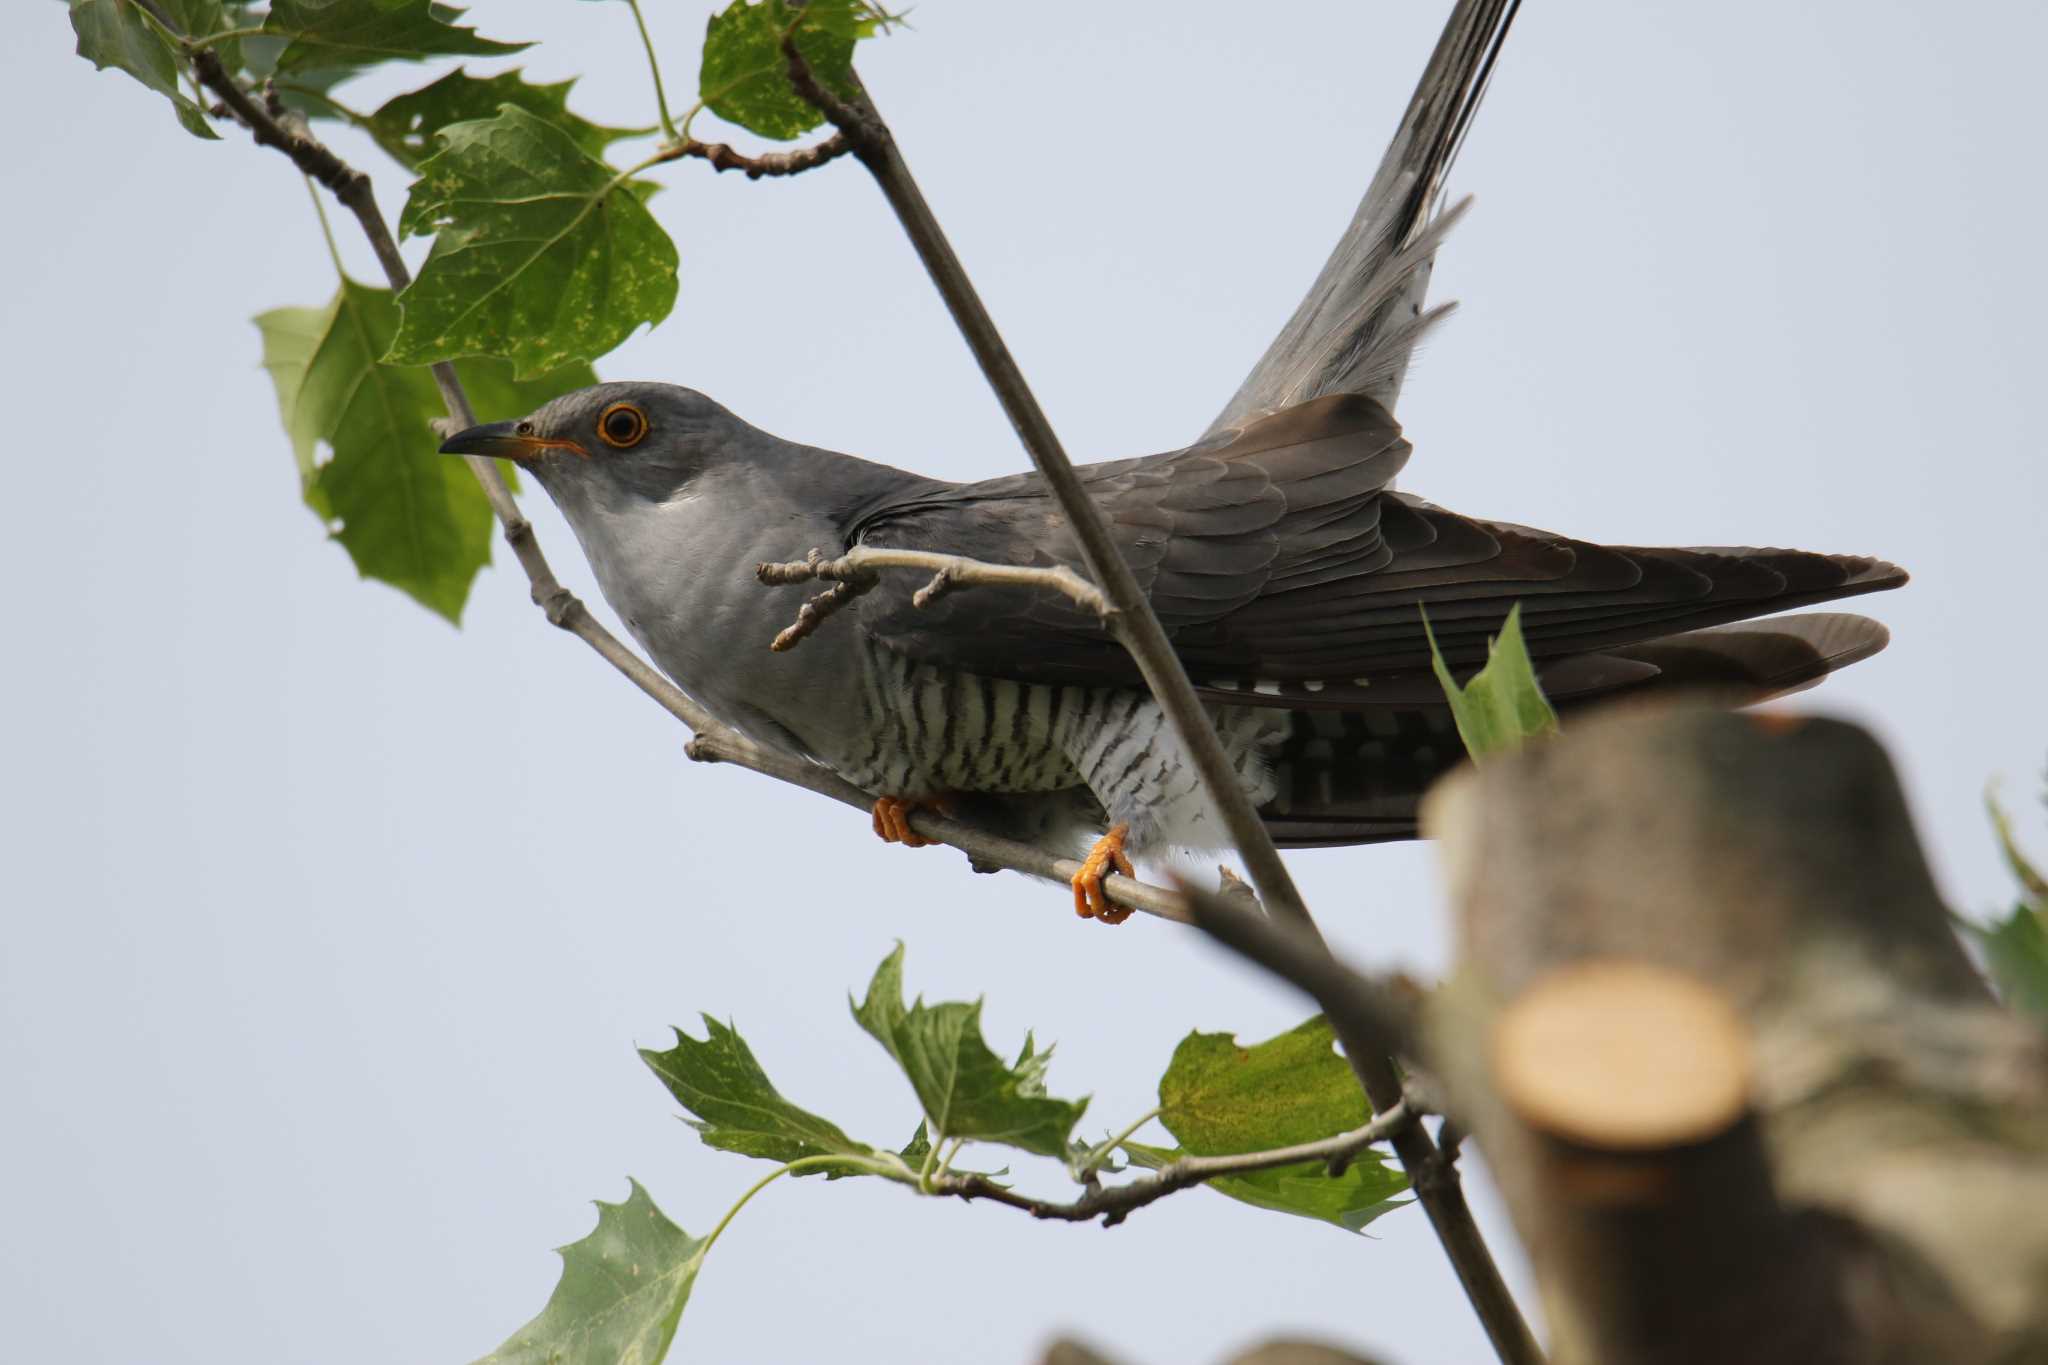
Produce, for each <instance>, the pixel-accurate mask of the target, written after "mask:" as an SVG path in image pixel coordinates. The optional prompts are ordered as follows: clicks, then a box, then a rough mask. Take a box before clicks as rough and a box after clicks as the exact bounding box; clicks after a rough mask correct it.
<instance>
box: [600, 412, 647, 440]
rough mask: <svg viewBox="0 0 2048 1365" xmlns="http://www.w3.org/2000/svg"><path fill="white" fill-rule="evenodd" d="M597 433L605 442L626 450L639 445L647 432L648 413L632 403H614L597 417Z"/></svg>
mask: <svg viewBox="0 0 2048 1365" xmlns="http://www.w3.org/2000/svg"><path fill="white" fill-rule="evenodd" d="M597 434H598V435H600V436H602V437H604V443H605V444H606V445H608V446H614V447H616V448H618V449H620V450H624V449H625V448H626V447H627V446H632V445H638V444H639V443H640V438H641V437H643V436H645V435H646V434H647V414H646V413H644V412H642V411H640V409H638V408H636V407H634V406H633V405H632V404H631V403H614V404H612V405H611V406H610V407H608V408H606V409H605V410H604V412H603V414H602V415H600V416H599V417H598V419H597Z"/></svg>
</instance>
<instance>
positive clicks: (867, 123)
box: [782, 38, 1314, 927]
mask: <svg viewBox="0 0 2048 1365" xmlns="http://www.w3.org/2000/svg"><path fill="white" fill-rule="evenodd" d="M782 53H783V57H784V58H785V59H786V60H787V62H788V64H789V77H790V80H791V82H792V83H793V84H794V85H795V87H796V90H797V93H798V94H800V95H802V96H803V97H804V98H805V99H806V100H808V101H809V102H810V103H811V104H812V105H814V106H815V107H816V108H817V109H818V111H819V112H820V113H822V114H824V115H825V117H826V118H828V119H830V120H831V122H832V125H833V126H834V127H835V128H837V129H838V130H839V131H840V132H841V133H842V134H844V135H845V136H846V138H847V140H848V141H850V142H851V143H852V144H853V154H854V156H855V157H857V158H859V160H860V162H861V164H862V165H864V166H866V167H867V168H868V171H869V173H870V174H872V175H873V176H874V178H875V183H876V184H877V185H878V186H880V188H881V191H882V195H883V197H884V198H886V199H887V200H888V201H889V206H890V207H891V208H892V209H894V210H895V212H896V217H897V220H898V221H899V222H900V223H901V224H902V225H903V230H904V232H905V233H906V234H907V235H908V236H909V238H910V242H911V245H912V246H913V247H914V248H916V251H917V254H918V258H919V259H920V260H922V261H923V262H924V266H925V269H926V271H928V272H929V273H930V275H931V277H932V283H933V284H934V285H935V286H937V288H938V291H939V295H940V297H941V298H943V299H944V300H945V303H946V307H947V310H948V311H950V312H951V313H952V315H953V321H954V322H955V323H956V324H957V325H958V326H959V328H960V332H961V334H962V335H963V336H964V337H965V338H966V340H967V345H968V348H969V349H970V350H972V351H973V352H974V358H975V361H976V362H977V363H978V364H979V365H980V366H981V371H982V374H983V375H985V376H986V377H987V379H988V381H989V385H990V387H991V388H993V389H994V390H995V393H996V397H997V398H998V399H999V400H1000V401H1001V403H1002V405H1003V410H1004V412H1006V413H1007V414H1008V415H1009V418H1010V423H1011V425H1012V426H1014V427H1015V428H1016V429H1017V435H1018V437H1019V438H1020V439H1022V441H1023V442H1024V448H1025V449H1026V450H1027V451H1028V452H1030V455H1031V462H1032V464H1034V465H1035V466H1037V468H1038V471H1039V473H1040V475H1042V476H1043V477H1044V479H1045V481H1046V485H1047V487H1048V488H1050V489H1051V491H1052V494H1053V497H1054V498H1055V499H1057V501H1058V502H1059V505H1060V510H1061V511H1063V512H1065V513H1066V517H1067V521H1068V523H1069V524H1070V525H1071V526H1072V527H1073V528H1074V534H1075V537H1076V538H1077V539H1078V540H1079V542H1080V545H1081V557H1082V559H1083V561H1084V562H1085V564H1086V566H1087V569H1088V576H1089V577H1090V578H1092V579H1094V580H1095V582H1096V583H1097V584H1098V585H1099V586H1100V588H1101V590H1102V593H1103V595H1104V596H1105V597H1106V598H1107V599H1108V601H1109V604H1110V607H1111V613H1110V615H1109V617H1108V621H1109V626H1110V629H1111V630H1112V631H1114V632H1115V634H1116V636H1117V639H1118V640H1119V641H1120V642H1121V643H1122V644H1123V646H1124V648H1125V650H1126V651H1128V652H1129V654H1130V656H1131V658H1132V660H1133V661H1134V662H1135V663H1136V664H1137V665H1138V671H1139V672H1140V673H1141V674H1143V675H1144V679H1145V685H1146V686H1147V687H1149V688H1150V689H1151V691H1152V695H1153V697H1154V698H1155V699H1156V700H1157V701H1158V703H1159V707H1160V709H1161V710H1162V711H1163V712H1164V713H1165V714H1166V718H1167V720H1168V722H1169V723H1171V724H1172V726H1173V730H1174V736H1175V738H1177V739H1178V740H1179V741H1180V743H1181V747H1182V749H1183V751H1184V752H1185V753H1186V754H1187V755H1188V757H1189V759H1190V760H1191V761H1192V762H1193V763H1194V765H1195V770H1196V772H1197V773H1198V774H1199V775H1200V777H1201V779H1202V783H1203V785H1204V787H1205V788H1206V789H1207V793H1208V796H1209V799H1210V801H1211V802H1212V803H1213V804H1214V806H1215V808H1216V811H1217V814H1218V815H1219V816H1220V817H1221V818H1222V820H1223V827H1224V828H1225V829H1226V830H1227V831H1228V832H1229V834H1230V839H1231V842H1232V843H1233V844H1235V845H1236V846H1237V850H1238V853H1239V854H1240V856H1242V857H1243V858H1244V860H1245V867H1246V870H1247V871H1249V872H1250V873H1251V880H1252V884H1253V885H1254V886H1256V887H1257V888H1258V890H1259V896H1260V898H1261V899H1262V900H1263V901H1264V902H1265V904H1266V905H1267V906H1268V907H1269V908H1271V909H1273V910H1274V911H1275V912H1276V913H1279V914H1283V915H1287V916H1289V917H1291V918H1293V919H1295V920H1297V921H1299V922H1300V923H1302V924H1306V925H1309V926H1311V927H1313V924H1314V921H1313V920H1311V919H1310V918H1309V913H1308V908H1307V906H1306V905H1304V904H1303V902H1302V899H1301V893H1300V892H1299V891H1297V890H1296V889H1295V886H1294V879H1293V877H1292V876H1291V875H1289V873H1288V871H1287V865H1286V864H1285V863H1284V862H1282V861H1281V859H1280V850H1279V849H1278V847H1276V846H1275V845H1274V843H1273V837H1272V835H1271V834H1269V833H1268V832H1267V830H1266V826H1265V823H1264V822H1263V821H1262V820H1260V818H1259V813H1258V811H1257V809H1256V808H1255V807H1254V806H1253V805H1252V803H1251V798H1250V797H1249V796H1247V795H1246V793H1245V790H1244V787H1243V786H1242V785H1241V784H1240V783H1239V782H1238V780H1237V770H1236V767H1235V765H1234V764H1232V762H1231V761H1230V756H1229V755H1228V754H1227V753H1225V752H1224V749H1223V741H1222V739H1221V738H1220V737H1218V735H1217V733H1216V727H1215V726H1214V725H1213V724H1211V723H1210V720H1209V713H1208V710H1207V709H1206V708H1205V707H1204V706H1203V705H1202V702H1201V699H1200V698H1199V697H1197V696H1196V695H1195V689H1194V684H1192V683H1191V682H1189V681H1188V675H1187V670H1186V669H1185V668H1184V667H1183V666H1182V665H1181V661H1180V656H1179V655H1177V654H1175V653H1174V651H1173V645H1172V644H1171V642H1169V641H1168V640H1167V638H1166V631H1165V630H1164V629H1163V628H1162V627H1161V626H1160V624H1159V618H1158V617H1157V616H1156V615H1154V614H1153V611H1152V604H1151V602H1150V601H1149V600H1147V598H1146V596H1145V592H1144V589H1143V588H1141V587H1140V586H1139V585H1138V580H1137V578H1136V576H1135V575H1133V574H1132V572H1131V567H1130V565H1128V564H1126V563H1125V562H1124V558H1123V555H1122V553H1121V552H1120V551H1118V549H1117V547H1116V542H1115V540H1114V539H1112V538H1111V536H1110V531H1109V523H1108V522H1107V521H1106V520H1104V518H1103V515H1102V510H1101V509H1100V508H1098V507H1097V506H1096V505H1095V503H1094V501H1093V500H1091V499H1090V498H1089V496H1088V493H1087V491H1086V490H1085V489H1084V488H1083V487H1082V486H1081V480H1080V476H1079V475H1077V474H1076V473H1075V472H1074V466H1073V462H1072V461H1070V460H1069V459H1068V458H1067V453H1066V450H1065V449H1064V448H1063V447H1062V446H1061V445H1060V440H1059V437H1058V436H1057V435H1055V434H1054V432H1053V429H1052V424H1051V423H1050V422H1048V421H1047V420H1046V416H1045V412H1044V410H1043V409H1041V408H1040V407H1039V406H1038V399H1037V398H1036V397H1035V396H1033V394H1032V392H1031V387H1030V385H1029V384H1027V383H1026V382H1025V380H1024V375H1023V372H1022V371H1021V370H1019V369H1018V368H1017V362H1016V361H1015V360H1014V359H1013V358H1012V357H1011V355H1010V350H1009V347H1008V346H1006V345H1004V343H1003V338H1002V335H1001V333H999V332H997V331H996V325H995V322H994V320H993V319H992V318H990V316H989V313H988V309H987V308H986V307H984V306H983V305H982V302H981V296H980V295H979V294H978V293H976V292H975V288H974V283H973V281H972V280H970V279H969V278H968V276H967V271H966V270H965V269H964V268H963V267H962V266H961V264H960V258H959V257H958V256H956V255H955V254H954V253H953V247H952V244H951V243H950V242H948V241H947V239H946V234H945V232H944V230H943V229H941V228H940V227H939V222H938V219H937V218H936V217H934V216H933V214H932V211H931V206H930V205H929V204H927V203H926V202H925V199H924V193H923V191H921V190H920V189H919V188H918V186H917V181H916V179H915V178H914V177H912V175H911V173H910V167H909V166H908V165H907V164H906V163H905V162H904V160H903V155H902V153H901V152H900V151H898V150H897V147H896V139H895V136H894V134H892V133H891V132H890V131H889V127H888V125H887V124H886V123H884V122H883V121H882V117H881V115H880V114H879V113H877V112H876V110H875V106H874V102H873V101H872V100H870V99H868V98H867V96H866V94H865V92H863V93H861V94H860V96H859V98H858V103H857V104H856V103H849V102H848V101H846V100H843V99H841V98H840V97H839V96H837V95H835V94H834V93H832V91H830V90H828V89H826V88H825V86H824V85H823V84H821V83H820V82H819V81H818V79H817V77H816V75H815V74H814V73H813V72H812V71H811V68H810V64H809V63H808V62H806V61H805V60H804V56H803V53H801V52H800V51H798V50H797V46H796V43H795V41H794V40H793V39H790V38H785V39H784V40H783V44H782ZM855 86H856V89H858V88H859V87H858V82H856V83H855Z"/></svg>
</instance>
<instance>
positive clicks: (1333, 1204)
mask: <svg viewBox="0 0 2048 1365" xmlns="http://www.w3.org/2000/svg"><path fill="white" fill-rule="evenodd" d="M1124 1151H1125V1152H1126V1153H1128V1154H1129V1156H1130V1158H1131V1164H1132V1165H1134V1166H1143V1167H1145V1168H1146V1169H1147V1170H1154V1171H1156V1170H1158V1169H1159V1168H1160V1167H1161V1166H1164V1165H1166V1164H1167V1163H1168V1162H1170V1161H1173V1160H1175V1159H1176V1158H1179V1157H1182V1156H1185V1155H1187V1152H1186V1151H1185V1150H1183V1149H1178V1148H1168V1147H1147V1146H1146V1145H1145V1144H1143V1143H1140V1142H1126V1143H1124ZM1206 1183H1207V1184H1208V1186H1209V1188H1210V1189H1212V1190H1214V1191H1216V1192H1217V1193H1218V1194H1223V1195H1228V1196H1230V1197H1231V1198H1232V1199H1235V1200H1238V1201H1240V1202H1241V1203H1246V1204H1251V1205H1254V1206H1256V1207H1258V1208H1262V1209H1270V1210H1272V1211H1273V1212H1275V1213H1291V1214H1294V1215H1295V1216H1297V1217H1300V1218H1314V1219H1317V1220H1319V1221H1321V1222H1325V1223H1334V1224H1335V1225H1336V1226H1338V1227H1340V1228H1343V1229H1344V1230H1345V1231H1346V1232H1363V1231H1365V1229H1366V1226H1367V1225H1368V1224H1370V1223H1371V1222H1372V1221H1373V1220H1374V1219H1376V1218H1379V1217H1380V1216H1381V1215H1383V1214H1388V1213H1392V1212H1393V1211H1394V1210H1395V1209H1398V1208H1400V1207H1401V1206H1402V1205H1403V1204H1406V1203H1409V1202H1410V1201H1409V1200H1406V1199H1396V1198H1394V1197H1393V1196H1395V1195H1398V1194H1400V1193H1401V1192H1402V1191H1403V1190H1405V1189H1407V1188H1408V1180H1407V1177H1406V1176H1404V1175H1402V1174H1401V1172H1400V1171H1399V1170H1398V1169H1397V1168H1395V1167H1394V1166H1391V1165H1389V1164H1388V1163H1387V1162H1386V1160H1385V1159H1384V1158H1383V1157H1381V1156H1380V1154H1379V1153H1377V1152H1373V1151H1366V1152H1361V1153H1359V1155H1358V1157H1357V1158H1356V1159H1355V1160H1354V1161H1353V1162H1352V1163H1351V1164H1350V1165H1349V1166H1347V1167H1346V1168H1345V1170H1344V1174H1342V1175H1339V1176H1332V1175H1331V1174H1330V1173H1329V1170H1328V1168H1327V1167H1325V1166H1324V1165H1323V1164H1322V1163H1321V1162H1316V1161H1304V1162H1302V1163H1300V1164H1299V1165H1294V1166H1276V1167H1274V1168H1273V1169H1272V1170H1268V1171H1252V1172H1249V1173H1248V1174H1245V1175H1226V1176H1218V1177H1217V1178H1216V1179H1214V1180H1211V1181H1208V1182H1206Z"/></svg>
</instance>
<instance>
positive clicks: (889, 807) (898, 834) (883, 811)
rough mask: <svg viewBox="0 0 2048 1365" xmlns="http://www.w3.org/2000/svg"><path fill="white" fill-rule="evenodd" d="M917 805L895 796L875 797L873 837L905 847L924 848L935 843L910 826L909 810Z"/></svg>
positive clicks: (935, 841)
mask: <svg viewBox="0 0 2048 1365" xmlns="http://www.w3.org/2000/svg"><path fill="white" fill-rule="evenodd" d="M916 808H917V807H916V805H915V804H914V803H912V802H909V801H905V800H903V799H902V798H901V797H897V796H878V797H876V798H875V811H874V816H875V837H876V838H877V839H880V840H881V841H882V842H883V843H885V844H901V845H903V846H904V847H905V848H925V847H928V846H929V845H931V844H934V843H937V842H938V841H937V840H936V839H927V838H925V837H924V836H923V835H922V834H919V833H918V832H917V831H916V830H914V829H912V828H911V827H910V812H911V811H913V810H915V809H916Z"/></svg>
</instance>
